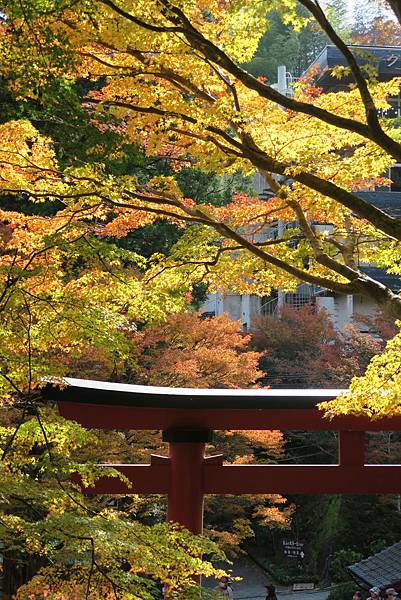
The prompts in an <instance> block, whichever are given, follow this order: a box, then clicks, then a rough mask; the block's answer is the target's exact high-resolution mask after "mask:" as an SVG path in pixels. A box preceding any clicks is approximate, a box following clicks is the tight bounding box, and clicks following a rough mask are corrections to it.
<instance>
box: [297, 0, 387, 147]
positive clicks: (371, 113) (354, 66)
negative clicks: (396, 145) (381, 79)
mask: <svg viewBox="0 0 401 600" xmlns="http://www.w3.org/2000/svg"><path fill="white" fill-rule="evenodd" d="M300 3H301V4H302V5H303V6H304V7H305V8H306V9H307V10H309V12H310V13H311V14H312V15H313V16H314V17H315V19H316V21H317V22H318V23H319V25H320V27H321V28H322V29H323V31H324V32H325V33H326V34H327V36H328V37H329V38H330V40H331V41H332V42H333V44H334V45H335V46H336V47H337V48H338V49H339V50H340V52H341V53H342V55H343V56H344V57H345V59H346V61H347V63H348V65H349V67H350V69H351V72H352V74H353V76H354V77H355V81H356V84H357V86H358V89H359V93H360V96H361V99H362V102H363V104H364V107H365V113H366V120H367V123H368V125H369V127H370V128H371V130H372V131H373V132H375V133H376V134H377V135H378V136H385V137H389V136H387V134H386V133H385V132H384V131H383V129H382V127H381V125H380V122H379V119H378V116H377V109H376V106H375V103H374V101H373V98H372V96H371V93H370V91H369V88H368V85H367V82H366V79H365V77H364V76H363V74H362V71H361V69H360V67H359V65H358V61H357V60H356V58H355V56H354V55H353V53H352V52H351V50H350V49H349V48H348V46H347V44H346V43H345V42H344V41H343V40H342V39H341V37H340V36H339V35H338V33H337V32H336V31H335V30H334V28H333V27H332V25H331V23H330V22H329V20H328V19H327V17H326V15H325V14H324V12H323V10H322V9H321V7H320V5H319V4H317V3H315V2H313V1H312V0H300ZM390 139H391V138H390ZM392 141H393V140H392Z"/></svg>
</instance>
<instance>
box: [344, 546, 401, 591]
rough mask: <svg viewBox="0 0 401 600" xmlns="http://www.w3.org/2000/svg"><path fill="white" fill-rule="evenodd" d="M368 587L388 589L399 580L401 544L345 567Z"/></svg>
mask: <svg viewBox="0 0 401 600" xmlns="http://www.w3.org/2000/svg"><path fill="white" fill-rule="evenodd" d="M347 569H348V571H350V573H352V575H354V577H357V578H358V579H360V580H361V581H363V582H364V583H366V584H367V585H368V586H369V587H373V586H377V587H380V588H383V587H389V586H390V585H394V584H396V583H397V582H399V581H400V580H401V542H397V543H396V544H393V545H392V546H389V548H385V549H384V550H382V551H381V552H378V553H377V554H374V555H373V556H369V557H368V558H365V559H364V560H361V561H360V562H357V563H355V564H353V565H350V566H349V567H347Z"/></svg>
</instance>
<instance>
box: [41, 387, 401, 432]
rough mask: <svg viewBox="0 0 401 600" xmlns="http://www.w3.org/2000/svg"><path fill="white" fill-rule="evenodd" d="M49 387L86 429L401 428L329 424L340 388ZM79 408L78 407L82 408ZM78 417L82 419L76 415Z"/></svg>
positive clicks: (358, 421)
mask: <svg viewBox="0 0 401 600" xmlns="http://www.w3.org/2000/svg"><path fill="white" fill-rule="evenodd" d="M64 384H65V385H63V386H61V387H60V386H59V385H56V384H54V383H52V384H48V385H47V386H46V388H45V390H44V394H45V396H46V397H47V398H49V399H52V400H55V401H57V402H58V405H59V408H60V412H61V414H62V415H63V416H65V417H67V418H71V419H76V420H78V421H79V422H80V423H81V424H82V425H84V426H85V427H99V428H107V429H110V428H116V429H164V430H166V429H170V428H173V427H176V428H183V427H186V428H194V429H196V428H208V429H288V430H289V429H293V430H296V429H299V430H303V429H309V430H322V429H323V430H333V431H338V430H352V431H369V430H370V431H373V430H384V429H387V430H391V429H401V417H393V418H391V419H390V418H386V419H377V420H371V419H369V418H367V417H364V416H352V415H347V416H340V417H335V418H334V419H331V420H330V419H327V418H325V417H324V415H323V412H322V411H320V410H319V409H318V408H317V405H318V404H319V403H320V402H323V401H325V400H333V399H334V398H336V397H337V396H338V395H339V394H340V393H342V392H344V391H345V390H341V389H260V388H255V389H253V388H251V389H196V388H168V387H155V386H143V385H133V384H125V383H111V382H106V381H94V380H89V379H75V378H69V377H67V378H65V379H64ZM77 404H79V408H78V406H77ZM78 414H79V418H77V415H78Z"/></svg>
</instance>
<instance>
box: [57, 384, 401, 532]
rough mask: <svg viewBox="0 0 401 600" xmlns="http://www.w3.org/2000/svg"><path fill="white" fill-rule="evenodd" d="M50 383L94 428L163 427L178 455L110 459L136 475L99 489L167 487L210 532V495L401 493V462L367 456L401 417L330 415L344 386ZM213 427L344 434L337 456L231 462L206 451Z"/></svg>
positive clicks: (171, 510) (198, 528)
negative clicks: (206, 507)
mask: <svg viewBox="0 0 401 600" xmlns="http://www.w3.org/2000/svg"><path fill="white" fill-rule="evenodd" d="M66 384H67V385H66V387H62V388H58V387H56V386H53V385H49V386H47V388H46V389H45V394H46V395H47V396H48V397H49V398H51V399H53V400H57V402H58V405H59V410H60V413H61V414H62V415H63V416H64V417H66V418H70V419H74V420H76V421H78V422H79V423H81V424H82V425H83V426H85V427H93V428H94V427H96V428H103V429H161V430H163V439H164V440H165V441H167V442H169V456H155V455H153V456H152V459H151V463H150V464H149V465H108V466H113V467H114V468H117V469H119V470H120V471H121V472H122V473H123V474H124V475H125V476H126V477H127V478H128V479H129V480H130V481H131V482H132V484H133V487H132V489H131V488H128V487H127V486H126V485H125V484H124V483H123V482H122V481H120V480H118V479H116V478H111V477H103V478H102V479H100V480H98V482H97V483H96V485H95V487H94V488H91V490H90V491H91V493H102V494H129V493H135V494H150V493H153V494H166V495H168V519H169V520H171V521H174V522H178V523H180V524H182V525H184V526H185V527H187V528H188V529H189V530H191V531H192V532H194V533H201V532H202V521H203V497H204V495H205V494H268V493H281V494H291V493H299V494H316V493H330V494H335V493H363V494H369V493H371V494H374V493H377V492H378V490H380V491H381V492H382V493H400V492H401V465H366V464H365V431H372V430H374V431H380V430H401V418H400V417H394V418H387V419H381V420H376V421H370V420H369V419H367V418H365V417H354V416H346V417H337V418H335V419H332V420H328V419H325V418H324V417H323V414H322V413H321V411H319V410H318V409H317V404H318V403H319V402H321V401H323V400H329V399H333V398H335V397H336V396H337V395H338V394H339V393H340V392H341V390H261V389H250V390H208V389H206V390H197V389H195V390H194V389H183V388H182V389H176V388H155V387H147V386H136V385H128V384H114V383H106V382H98V381H88V380H80V379H66ZM213 429H237V430H241V429H259V430H261V429H266V430H268V429H281V430H311V431H313V430H332V431H338V433H339V453H338V464H337V465H276V464H267V465H259V464H258V465H224V464H223V457H222V456H214V457H213V456H212V457H205V455H204V451H205V444H206V443H207V442H208V441H210V440H211V434H212V430H213Z"/></svg>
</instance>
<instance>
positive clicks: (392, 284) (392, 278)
mask: <svg viewBox="0 0 401 600" xmlns="http://www.w3.org/2000/svg"><path fill="white" fill-rule="evenodd" d="M359 268H360V270H361V271H362V272H363V273H365V275H368V277H371V278H372V279H376V281H380V283H382V284H383V285H385V286H386V287H388V288H389V289H390V290H391V291H392V292H396V293H398V292H399V291H400V290H401V279H400V278H399V276H398V275H393V274H392V273H387V271H385V270H384V269H379V267H375V266H373V265H369V266H360V267H359Z"/></svg>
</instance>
